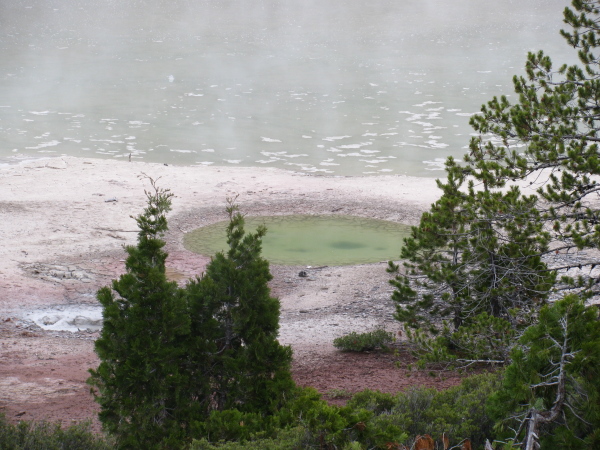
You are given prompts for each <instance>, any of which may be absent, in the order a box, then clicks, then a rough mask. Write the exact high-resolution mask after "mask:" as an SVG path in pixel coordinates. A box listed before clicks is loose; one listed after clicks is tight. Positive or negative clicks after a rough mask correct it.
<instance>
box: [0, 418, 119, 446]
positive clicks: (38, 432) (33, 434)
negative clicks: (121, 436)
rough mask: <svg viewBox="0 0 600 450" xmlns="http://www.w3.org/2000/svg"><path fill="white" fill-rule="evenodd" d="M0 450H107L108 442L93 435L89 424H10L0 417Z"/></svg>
mask: <svg viewBox="0 0 600 450" xmlns="http://www.w3.org/2000/svg"><path fill="white" fill-rule="evenodd" d="M0 448H2V449H3V450H80V449H83V448H85V449H89V450H109V449H113V448H114V444H113V443H112V442H111V441H107V440H105V439H103V438H102V437H100V436H96V435H94V434H93V433H92V432H91V431H90V425H89V423H84V424H77V425H72V426H69V427H67V428H61V426H60V424H51V423H48V422H36V423H34V422H24V421H23V422H19V423H18V424H16V425H12V424H10V423H8V422H7V421H6V418H5V417H4V416H3V415H0Z"/></svg>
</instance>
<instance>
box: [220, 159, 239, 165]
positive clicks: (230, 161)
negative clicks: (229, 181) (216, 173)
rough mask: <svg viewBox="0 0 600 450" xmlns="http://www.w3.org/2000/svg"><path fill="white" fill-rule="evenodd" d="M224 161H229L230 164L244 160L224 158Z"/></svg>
mask: <svg viewBox="0 0 600 450" xmlns="http://www.w3.org/2000/svg"><path fill="white" fill-rule="evenodd" d="M223 161H225V162H228V163H229V164H239V163H241V162H242V160H241V159H224V160H223Z"/></svg>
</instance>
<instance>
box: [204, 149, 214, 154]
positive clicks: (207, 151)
mask: <svg viewBox="0 0 600 450" xmlns="http://www.w3.org/2000/svg"><path fill="white" fill-rule="evenodd" d="M201 151H203V152H206V153H214V152H215V149H214V148H205V149H204V150H201Z"/></svg>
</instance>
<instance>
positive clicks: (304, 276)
mask: <svg viewBox="0 0 600 450" xmlns="http://www.w3.org/2000/svg"><path fill="white" fill-rule="evenodd" d="M298 276H299V277H302V278H306V277H307V276H308V273H306V271H305V270H301V271H300V273H298Z"/></svg>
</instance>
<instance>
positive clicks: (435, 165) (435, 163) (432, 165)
mask: <svg viewBox="0 0 600 450" xmlns="http://www.w3.org/2000/svg"><path fill="white" fill-rule="evenodd" d="M423 164H426V165H427V166H428V167H425V170H444V169H445V168H446V159H445V158H435V159H433V160H430V161H423Z"/></svg>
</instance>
